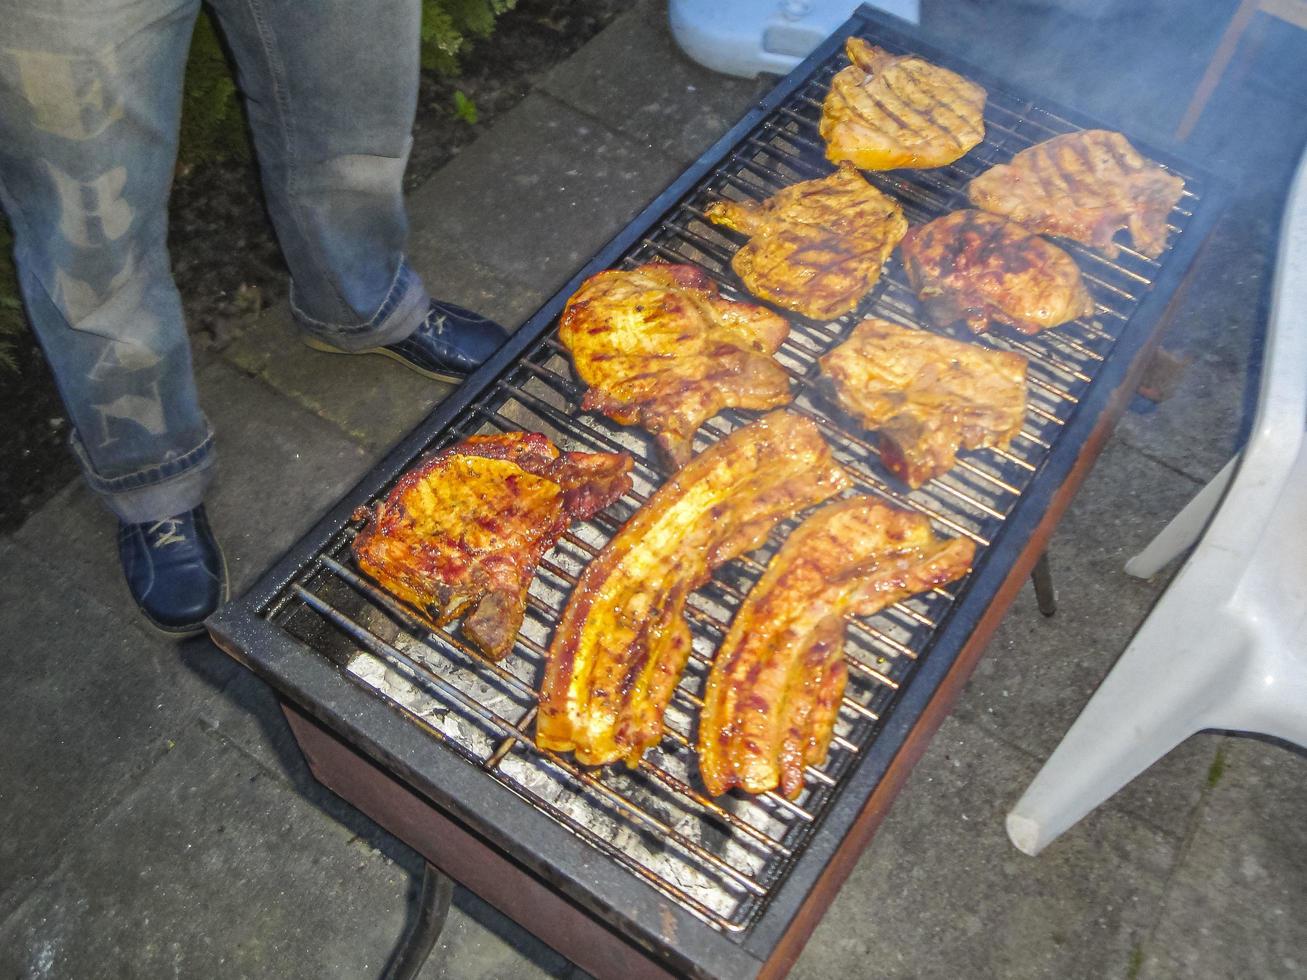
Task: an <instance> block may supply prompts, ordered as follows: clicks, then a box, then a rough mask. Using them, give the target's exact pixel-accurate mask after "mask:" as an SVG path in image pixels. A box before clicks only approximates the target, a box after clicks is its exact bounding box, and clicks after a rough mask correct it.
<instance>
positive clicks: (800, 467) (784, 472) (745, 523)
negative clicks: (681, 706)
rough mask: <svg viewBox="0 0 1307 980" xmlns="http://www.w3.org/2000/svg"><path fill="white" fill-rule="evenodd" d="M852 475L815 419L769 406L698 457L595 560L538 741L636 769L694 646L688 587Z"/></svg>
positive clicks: (550, 667)
mask: <svg viewBox="0 0 1307 980" xmlns="http://www.w3.org/2000/svg"><path fill="white" fill-rule="evenodd" d="M849 484H850V481H849V478H848V476H847V475H846V474H845V473H844V471H843V470H842V469H841V468H840V466H839V465H838V464H837V463H836V462H835V460H834V457H833V456H832V454H831V451H830V447H829V446H827V445H826V443H825V442H824V441H823V440H822V438H821V434H820V432H819V431H818V429H817V426H816V425H815V424H813V423H812V422H811V421H809V420H808V419H805V418H803V417H801V416H798V415H794V414H792V413H789V412H785V411H777V412H772V413H771V414H770V415H767V416H765V417H764V418H762V419H760V420H759V421H757V422H754V423H753V424H752V425H749V426H746V427H745V428H743V429H739V430H737V431H736V432H734V433H732V434H731V435H730V436H728V437H727V438H726V439H724V440H722V441H721V442H719V443H717V444H716V445H715V446H713V447H712V448H710V449H708V450H706V451H705V452H703V453H701V454H700V455H699V456H696V457H695V458H694V459H692V460H691V461H690V462H689V463H688V464H686V466H685V467H684V468H683V469H681V470H680V471H679V472H678V473H677V474H676V475H675V476H673V477H672V478H671V479H670V480H668V482H667V483H666V484H664V485H663V486H662V487H661V488H660V489H659V490H658V492H657V493H655V494H654V495H653V496H652V497H651V498H650V499H649V501H648V502H647V503H646V504H645V506H644V507H642V508H641V509H640V510H639V511H638V512H637V513H636V514H635V515H634V516H633V517H632V518H631V519H630V520H629V521H627V523H626V524H625V525H624V526H623V527H622V529H621V530H620V531H619V532H618V533H617V534H616V536H614V537H613V539H612V540H611V541H610V542H609V543H608V545H607V546H606V547H605V548H604V549H603V551H601V552H600V553H599V555H598V556H596V557H595V559H594V560H593V561H592V562H591V563H590V565H589V566H588V567H587V568H586V570H585V572H584V573H583V574H582V576H581V580H580V582H579V583H577V586H576V588H575V590H573V592H572V597H571V599H570V600H569V601H568V604H567V608H566V609H565V610H564V612H563V617H562V620H561V621H560V622H559V625H558V628H557V630H556V631H555V632H554V639H553V643H552V645H551V646H550V648H549V658H548V661H547V664H546V667H545V677H544V684H543V687H542V689H541V697H540V714H539V720H538V722H537V725H536V742H537V744H538V745H539V746H540V747H541V748H545V749H552V750H554V751H557V752H574V753H575V754H576V758H577V759H578V760H579V761H580V762H582V763H584V764H586V765H602V764H604V763H608V762H615V761H616V760H618V759H625V760H626V761H627V764H628V765H631V766H635V765H637V764H638V763H639V761H640V757H641V756H642V755H643V754H644V752H645V750H646V749H648V748H649V747H650V746H652V745H655V744H656V743H657V742H658V741H659V739H661V738H662V733H663V711H664V709H665V708H666V706H667V702H668V701H669V700H670V699H671V696H672V691H673V690H674V689H675V687H676V684H677V682H678V680H679V679H680V676H681V671H682V669H683V668H684V666H685V661H686V658H687V657H688V656H689V653H690V631H689V629H688V627H687V626H686V624H685V621H684V619H683V618H682V611H683V609H684V607H685V602H686V599H687V598H688V596H689V594H690V593H691V592H692V591H693V590H694V589H696V588H698V587H699V586H700V585H702V584H703V583H704V582H706V581H707V580H708V578H709V576H711V574H712V571H713V569H715V568H716V567H717V566H719V565H721V564H723V563H724V562H727V561H729V560H730V559H732V558H735V557H736V556H738V555H741V554H743V553H744V552H746V551H750V550H752V549H754V548H756V547H758V546H759V545H760V544H761V543H762V542H763V540H764V539H765V538H766V536H767V534H768V532H770V530H771V529H772V527H773V526H774V525H775V524H776V523H777V522H778V521H780V520H782V519H783V518H785V517H788V516H790V515H792V514H795V513H797V512H798V511H800V510H802V509H803V508H804V507H808V506H811V505H812V504H816V503H820V502H821V501H823V500H825V499H827V498H829V497H831V496H833V495H835V494H837V493H839V492H840V491H841V490H844V489H845V488H847V487H848V486H849Z"/></svg>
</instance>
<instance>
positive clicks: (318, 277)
mask: <svg viewBox="0 0 1307 980" xmlns="http://www.w3.org/2000/svg"><path fill="white" fill-rule="evenodd" d="M214 6H215V11H216V13H217V14H218V18H219V20H220V22H221V24H222V27H223V31H224V33H225V34H226V36H227V39H228V41H229V42H230V44H231V48H232V51H233V53H234V55H235V57H236V61H237V65H238V68H239V76H240V82H241V89H242V91H243V92H244V94H245V97H246V107H247V109H248V113H249V120H250V125H251V128H252V129H253V132H254V138H255V145H256V147H257V150H258V155H259V166H260V169H261V172H262V176H263V186H264V190H265V194H266V196H267V201H268V210H269V212H270V214H271V215H272V219H273V222H274V224H275V226H276V229H277V238H278V240H279V242H280V243H281V247H282V251H283V253H284V254H285V256H286V263H287V265H288V266H289V267H290V272H291V306H292V310H293V311H294V314H295V318H296V320H297V321H298V323H299V324H300V326H301V327H302V328H303V329H304V330H305V332H306V333H307V334H308V335H309V336H310V337H311V338H314V339H316V340H317V341H318V342H319V343H318V344H316V345H315V346H318V347H319V348H320V349H321V348H324V347H325V348H326V349H337V350H340V351H345V352H361V351H371V352H378V353H384V352H386V351H387V350H389V352H390V353H391V356H397V357H398V359H400V360H404V361H405V362H406V363H408V364H409V366H410V367H416V368H418V369H419V370H425V371H426V373H430V374H437V375H438V374H440V373H441V371H440V370H439V367H440V365H436V369H435V370H430V368H432V366H433V365H432V364H427V363H424V359H423V356H422V355H423V353H424V352H423V351H422V350H418V351H416V352H406V348H405V344H406V342H409V341H410V340H411V343H409V344H408V346H410V347H413V346H415V345H418V344H419V342H420V343H421V344H422V345H425V347H426V348H428V350H427V351H426V353H432V352H433V351H434V352H435V353H434V355H433V356H434V357H435V358H436V360H441V359H443V360H444V361H445V362H447V366H449V367H452V368H453V369H454V370H453V372H451V373H454V374H457V373H459V372H462V371H466V370H468V369H469V368H470V367H475V365H476V364H477V363H479V362H480V361H481V360H483V359H484V357H485V356H487V355H488V354H489V353H490V352H491V351H493V349H494V348H495V347H497V346H498V344H499V343H500V342H501V341H502V339H503V336H504V333H503V331H502V329H501V328H499V327H498V326H497V325H496V324H494V323H491V322H490V321H488V320H485V319H484V318H481V317H478V316H476V315H475V314H470V313H468V311H466V310H460V309H458V308H457V307H452V306H450V305H449V304H439V303H438V304H436V308H435V310H434V311H433V306H432V302H431V299H430V297H429V296H428V294H427V291H426V288H425V287H424V285H423V283H422V282H421V280H420V279H419V277H418V276H417V275H416V274H415V273H414V272H413V270H412V269H411V268H410V267H409V266H408V264H407V263H406V261H405V259H404V250H405V245H406V239H407V233H408V227H407V220H406V217H405V212H404V197H403V177H404V167H405V164H406V163H407V161H408V153H409V148H410V145H411V143H412V138H411V135H410V134H411V130H412V126H413V115H414V110H415V108H416V103H417V87H418V68H419V51H418V45H419V28H420V23H421V11H420V4H419V2H418V0H370V2H368V3H359V2H357V0H319V2H317V3H313V4H305V3H302V2H298V0H215V4H214Z"/></svg>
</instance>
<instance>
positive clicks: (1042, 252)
mask: <svg viewBox="0 0 1307 980" xmlns="http://www.w3.org/2000/svg"><path fill="white" fill-rule="evenodd" d="M903 267H904V271H905V272H906V273H907V276H908V282H909V283H910V284H911V285H912V288H913V289H914V290H916V292H917V297H918V298H919V299H920V300H921V302H922V303H923V304H924V305H925V307H926V314H927V315H928V316H929V317H930V318H931V319H932V320H934V321H935V322H936V323H938V324H940V325H941V326H944V325H948V324H950V323H955V322H957V321H958V320H962V321H963V322H965V323H966V325H967V326H968V327H970V328H971V329H972V330H973V331H974V332H976V333H983V332H984V331H985V330H987V329H988V327H989V323H990V321H991V320H994V321H997V322H999V323H1006V324H1009V325H1010V326H1013V327H1015V328H1016V329H1017V330H1020V331H1021V332H1022V333H1038V332H1039V331H1041V330H1046V329H1047V328H1049V327H1055V326H1057V325H1058V324H1059V323H1066V322H1067V321H1068V320H1074V319H1075V318H1076V317H1081V316H1089V315H1091V314H1092V313H1093V312H1094V301H1093V300H1092V299H1091V298H1090V296H1089V292H1088V291H1087V290H1086V289H1085V284H1084V280H1083V279H1081V277H1080V269H1079V267H1078V266H1077V265H1076V263H1075V260H1074V259H1072V258H1071V256H1069V255H1067V254H1066V252H1064V251H1062V250H1061V249H1060V248H1058V247H1057V246H1056V245H1052V244H1050V243H1049V242H1046V241H1044V239H1042V238H1040V237H1039V236H1037V235H1033V234H1031V233H1030V232H1028V231H1026V230H1025V229H1024V228H1022V227H1021V226H1020V225H1017V224H1013V223H1012V222H1011V221H1008V220H1007V219H1006V218H1000V217H998V216H997V215H994V214H990V213H989V212H987V211H975V210H966V211H954V212H952V213H951V214H946V215H944V217H942V218H936V219H935V220H934V221H932V222H930V223H929V224H926V225H922V226H920V227H918V228H914V229H912V230H911V231H909V232H908V234H907V236H906V237H905V238H904V239H903Z"/></svg>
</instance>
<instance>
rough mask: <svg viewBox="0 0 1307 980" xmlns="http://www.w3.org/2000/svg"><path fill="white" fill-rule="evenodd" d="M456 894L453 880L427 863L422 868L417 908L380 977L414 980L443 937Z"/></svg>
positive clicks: (393, 979)
mask: <svg viewBox="0 0 1307 980" xmlns="http://www.w3.org/2000/svg"><path fill="white" fill-rule="evenodd" d="M453 897H454V879H452V878H450V877H449V876H448V875H446V874H443V873H442V872H441V871H440V870H439V869H437V868H436V867H435V866H434V865H432V864H430V863H428V864H427V865H426V867H425V868H423V870H422V885H421V889H420V891H419V893H418V905H417V909H416V910H414V915H413V918H412V920H411V921H410V922H409V926H408V929H407V930H406V931H405V933H404V936H403V938H402V939H400V941H399V945H398V946H396V947H395V952H394V953H392V954H391V956H390V962H389V963H387V964H386V968H385V970H383V971H382V973H381V980H415V978H416V977H417V975H418V972H419V971H421V969H422V967H423V965H424V964H425V963H426V961H427V957H428V956H430V955H431V949H432V947H433V946H435V945H436V940H437V939H439V938H440V930H441V929H443V928H444V927H445V917H446V916H448V915H449V903H450V900H451V899H452V898H453Z"/></svg>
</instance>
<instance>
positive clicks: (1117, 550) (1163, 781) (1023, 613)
mask: <svg viewBox="0 0 1307 980" xmlns="http://www.w3.org/2000/svg"><path fill="white" fill-rule="evenodd" d="M1141 487H1147V488H1148V492H1147V493H1140V488H1141ZM1197 489H1198V487H1197V484H1195V483H1193V482H1191V481H1190V480H1188V479H1186V478H1185V477H1184V476H1181V475H1180V474H1178V473H1175V472H1174V471H1172V470H1169V469H1167V468H1165V467H1163V466H1160V465H1158V464H1157V463H1154V462H1152V461H1151V460H1149V459H1148V458H1146V457H1145V456H1143V455H1141V454H1140V453H1138V452H1137V451H1135V450H1134V449H1131V448H1130V447H1129V446H1126V445H1124V444H1123V443H1121V442H1120V441H1118V440H1112V441H1111V442H1109V443H1108V446H1107V448H1106V449H1105V450H1104V452H1103V454H1102V456H1100V458H1099V460H1098V464H1097V466H1096V467H1095V469H1094V471H1093V472H1092V473H1091V474H1090V476H1089V478H1088V479H1087V480H1086V481H1085V484H1084V486H1083V487H1082V488H1081V490H1080V493H1079V494H1078V495H1077V497H1076V499H1075V501H1074V502H1073V503H1072V504H1071V507H1070V509H1069V511H1068V512H1067V515H1066V516H1065V518H1064V519H1063V521H1062V523H1061V525H1060V526H1059V527H1058V529H1057V531H1056V533H1055V534H1054V536H1053V542H1052V546H1051V547H1050V549H1049V560H1050V563H1051V566H1052V570H1053V580H1054V582H1055V584H1056V586H1057V590H1058V611H1057V614H1056V615H1055V616H1052V617H1051V618H1050V617H1044V616H1042V615H1040V613H1039V610H1038V608H1037V607H1036V604H1035V597H1034V593H1033V590H1032V589H1031V588H1030V587H1029V586H1027V587H1026V589H1025V590H1024V591H1023V592H1022V594H1021V595H1019V596H1018V597H1017V600H1016V602H1014V603H1013V605H1012V609H1011V611H1010V612H1009V613H1008V615H1007V617H1006V618H1005V619H1004V620H1003V622H1002V624H1001V625H1000V626H999V628H998V630H997V631H996V632H995V635H994V638H993V639H992V640H991V641H990V645H989V650H988V651H987V652H986V654H985V656H984V657H983V658H982V659H981V661H980V664H979V665H978V666H977V668H976V672H975V673H974V674H973V675H972V679H971V682H970V683H969V684H968V686H967V689H966V691H965V692H964V693H963V695H962V697H961V698H959V700H958V705H957V708H956V714H957V715H958V716H959V717H961V718H966V719H967V720H969V721H972V722H975V723H976V724H978V725H980V726H981V727H983V728H985V729H986V730H987V731H989V732H992V733H993V734H994V735H996V736H997V737H999V738H1001V739H1003V740H1004V741H1005V742H1008V743H1009V744H1011V745H1013V746H1016V747H1017V748H1020V749H1021V750H1023V751H1025V752H1027V753H1029V754H1030V755H1031V757H1032V758H1035V759H1037V760H1039V762H1040V763H1041V764H1042V762H1043V761H1044V760H1045V759H1047V758H1048V756H1049V755H1050V754H1051V753H1052V752H1053V750H1054V749H1055V748H1057V746H1058V743H1060V742H1061V740H1062V736H1063V735H1065V734H1066V731H1067V729H1068V728H1069V727H1070V726H1071V723H1072V722H1073V721H1075V719H1076V716H1077V715H1079V713H1080V710H1081V709H1082V708H1083V707H1084V706H1085V704H1086V703H1087V702H1088V700H1089V698H1090V696H1091V695H1092V694H1093V692H1094V691H1095V690H1096V689H1097V687H1098V685H1099V683H1100V682H1101V681H1102V679H1103V678H1104V677H1105V676H1106V675H1107V673H1108V671H1109V670H1110V669H1111V666H1112V665H1113V664H1114V663H1115V662H1116V659H1117V657H1119V656H1120V654H1121V651H1122V650H1124V649H1125V647H1126V645H1127V644H1128V643H1129V641H1130V638H1131V637H1132V636H1133V635H1134V632H1135V630H1136V629H1137V628H1138V627H1139V625H1140V623H1142V622H1143V621H1144V619H1145V617H1146V616H1147V615H1148V612H1149V610H1150V609H1151V608H1152V606H1153V603H1155V602H1156V601H1157V599H1158V597H1159V596H1160V595H1161V594H1162V591H1163V589H1164V587H1165V584H1166V582H1167V581H1168V580H1169V574H1168V575H1165V576H1159V577H1158V579H1157V580H1155V581H1152V582H1141V581H1140V580H1138V579H1135V578H1131V577H1130V576H1128V575H1126V574H1125V571H1124V570H1123V566H1124V565H1125V563H1126V560H1127V559H1129V558H1130V557H1131V556H1132V555H1134V554H1135V553H1136V552H1138V551H1139V550H1140V549H1141V548H1143V546H1144V545H1146V544H1147V543H1148V542H1149V541H1150V540H1151V539H1152V537H1153V535H1154V534H1156V533H1157V531H1158V530H1160V529H1161V528H1162V527H1163V526H1165V524H1166V522H1167V521H1169V520H1170V519H1171V517H1172V516H1174V515H1175V513H1176V512H1177V511H1179V510H1180V508H1181V507H1182V506H1183V505H1184V504H1185V503H1186V502H1187V501H1188V500H1189V498H1190V497H1191V496H1192V495H1193V493H1194V492H1195V491H1196V490H1197ZM1218 741H1219V739H1216V738H1215V737H1209V736H1200V737H1198V738H1195V739H1191V740H1190V741H1189V742H1186V743H1185V744H1184V745H1183V746H1181V747H1180V748H1179V749H1177V750H1176V751H1175V752H1173V753H1171V754H1170V755H1168V756H1167V757H1165V758H1164V759H1162V760H1161V761H1159V762H1158V763H1157V764H1156V765H1155V766H1153V767H1152V768H1151V769H1150V770H1148V771H1147V772H1146V773H1144V774H1142V775H1141V776H1140V777H1139V778H1138V779H1136V780H1135V781H1134V782H1132V783H1131V784H1130V785H1129V786H1127V787H1126V788H1125V789H1124V790H1122V792H1121V793H1120V794H1119V795H1118V796H1117V797H1116V798H1115V800H1114V802H1113V805H1117V806H1123V807H1126V808H1127V809H1129V810H1130V811H1131V812H1132V813H1135V814H1136V815H1137V816H1140V817H1142V818H1144V819H1146V820H1148V821H1149V822H1150V823H1152V824H1153V825H1154V826H1155V827H1158V828H1160V829H1162V830H1164V831H1165V832H1167V833H1170V834H1172V835H1174V836H1177V837H1178V836H1180V835H1182V834H1183V833H1184V829H1185V827H1186V826H1187V821H1188V818H1189V814H1190V813H1191V811H1192V810H1193V807H1194V806H1196V805H1197V803H1198V799H1199V796H1200V794H1201V791H1202V788H1203V785H1204V779H1205V778H1206V774H1207V769H1208V767H1209V766H1210V765H1211V762H1212V757H1213V755H1214V754H1215V751H1216V745H1217V743H1218ZM1022 789H1024V787H1022ZM1012 802H1015V797H1014V798H1013V801H1012Z"/></svg>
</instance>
